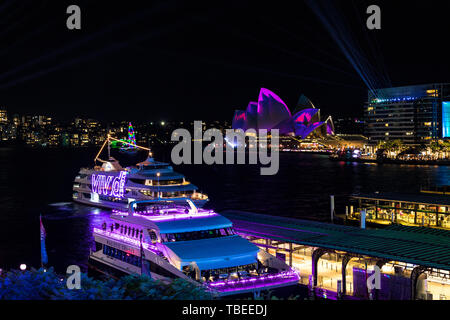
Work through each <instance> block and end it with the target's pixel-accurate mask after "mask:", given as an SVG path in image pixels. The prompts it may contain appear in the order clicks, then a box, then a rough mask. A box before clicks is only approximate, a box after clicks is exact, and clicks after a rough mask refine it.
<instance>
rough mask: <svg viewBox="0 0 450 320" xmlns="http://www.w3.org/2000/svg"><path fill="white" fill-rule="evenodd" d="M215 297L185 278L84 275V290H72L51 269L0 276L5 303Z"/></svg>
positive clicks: (1, 292) (0, 291)
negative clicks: (7, 301) (101, 279)
mask: <svg viewBox="0 0 450 320" xmlns="http://www.w3.org/2000/svg"><path fill="white" fill-rule="evenodd" d="M213 298H214V295H213V294H212V293H210V292H209V291H207V290H206V289H205V288H204V287H202V286H198V285H195V284H193V283H191V282H188V281H186V280H184V279H175V280H165V281H161V280H153V279H151V278H149V277H148V276H139V275H130V276H125V277H122V278H121V279H119V280H113V279H110V280H108V281H100V280H95V279H92V278H90V277H88V276H87V275H86V274H84V273H83V274H81V289H79V290H77V289H73V290H70V289H68V288H67V286H66V278H65V277H61V276H58V275H57V274H56V273H55V272H54V270H53V268H50V269H48V270H44V269H39V270H35V269H32V270H30V271H16V270H14V271H10V272H8V273H6V274H5V275H3V276H1V277H0V299H2V300H62V299H64V300H128V299H133V300H135V299H136V300H209V299H213Z"/></svg>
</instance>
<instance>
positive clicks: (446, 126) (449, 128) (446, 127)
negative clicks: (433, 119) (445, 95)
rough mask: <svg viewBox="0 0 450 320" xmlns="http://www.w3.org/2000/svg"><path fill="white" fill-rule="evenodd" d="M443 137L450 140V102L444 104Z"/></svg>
mask: <svg viewBox="0 0 450 320" xmlns="http://www.w3.org/2000/svg"><path fill="white" fill-rule="evenodd" d="M442 137H443V138H450V102H442Z"/></svg>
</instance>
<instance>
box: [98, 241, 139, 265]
mask: <svg viewBox="0 0 450 320" xmlns="http://www.w3.org/2000/svg"><path fill="white" fill-rule="evenodd" d="M103 253H104V254H105V255H107V256H109V257H113V258H116V259H119V260H121V261H123V262H126V263H129V264H132V265H134V266H136V267H139V266H141V257H138V256H135V255H133V254H130V253H127V252H125V251H122V250H119V249H116V248H113V247H110V246H107V245H104V246H103Z"/></svg>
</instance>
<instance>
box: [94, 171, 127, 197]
mask: <svg viewBox="0 0 450 320" xmlns="http://www.w3.org/2000/svg"><path fill="white" fill-rule="evenodd" d="M126 176H127V172H126V171H121V172H120V174H119V176H118V177H117V176H114V175H104V174H92V176H91V185H92V192H93V193H97V194H103V195H105V196H113V197H116V198H123V195H124V193H125V179H126Z"/></svg>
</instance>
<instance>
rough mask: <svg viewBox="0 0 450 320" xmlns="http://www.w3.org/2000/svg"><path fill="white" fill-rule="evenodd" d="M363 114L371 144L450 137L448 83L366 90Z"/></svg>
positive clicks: (428, 140)
mask: <svg viewBox="0 0 450 320" xmlns="http://www.w3.org/2000/svg"><path fill="white" fill-rule="evenodd" d="M364 116H365V127H364V132H365V135H366V136H367V137H368V138H369V143H370V144H377V143H378V142H379V141H386V140H397V139H398V140H401V141H403V142H404V143H406V144H416V145H420V144H427V143H429V142H431V141H432V140H436V139H443V138H444V139H446V138H450V84H426V85H416V86H406V87H396V88H386V89H377V90H375V91H369V100H368V102H367V104H366V105H365V107H364Z"/></svg>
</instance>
